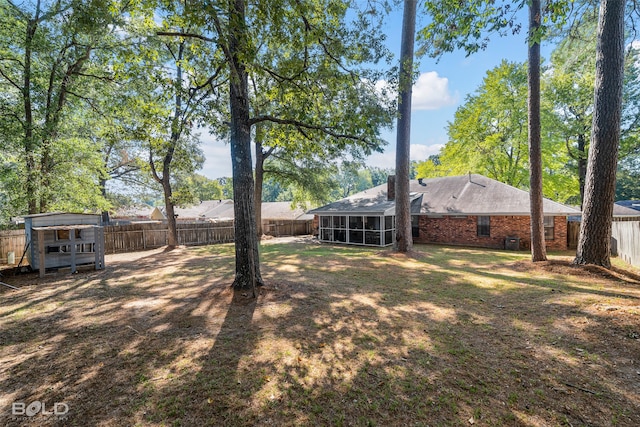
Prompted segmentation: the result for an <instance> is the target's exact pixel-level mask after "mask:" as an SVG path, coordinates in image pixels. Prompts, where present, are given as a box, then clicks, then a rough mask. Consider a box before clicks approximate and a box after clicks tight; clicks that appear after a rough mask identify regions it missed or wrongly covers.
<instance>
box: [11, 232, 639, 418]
mask: <svg viewBox="0 0 640 427" xmlns="http://www.w3.org/2000/svg"><path fill="white" fill-rule="evenodd" d="M261 251H262V252H261V254H262V255H261V256H262V258H261V259H262V274H263V277H264V279H265V282H266V283H267V285H266V286H265V287H263V288H261V291H260V296H259V298H258V299H257V300H256V301H252V302H246V301H245V302H238V301H236V300H234V301H232V299H233V292H231V290H230V289H229V285H230V284H231V282H232V281H233V273H234V255H233V246H232V245H218V246H209V247H199V248H186V249H185V248H180V249H177V250H175V251H173V252H162V251H160V250H157V251H152V252H146V253H136V254H126V256H123V255H119V256H110V257H107V268H106V269H105V270H102V271H85V272H81V273H79V274H76V275H69V274H68V272H59V273H57V274H53V275H48V276H47V277H46V278H44V279H39V278H38V277H37V275H22V276H16V277H11V276H9V277H7V276H5V277H4V278H2V281H4V282H6V283H9V284H11V285H14V286H18V287H20V290H12V289H8V288H4V287H2V288H0V424H1V425H9V426H14V425H23V424H24V425H75V426H132V425H140V426H162V425H166V426H205V425H211V426H259V425H270V426H301V425H313V426H342V425H344V426H370V425H371V426H411V425H416V426H639V425H640V281H639V280H638V279H639V277H638V271H637V270H635V271H632V270H630V269H629V268H628V267H623V266H622V265H621V264H616V265H617V266H618V268H617V269H616V272H615V273H613V274H609V273H607V272H605V271H604V270H602V269H597V268H590V269H585V268H578V267H571V266H570V265H569V262H570V260H571V259H572V258H571V254H569V253H565V254H554V255H552V256H550V259H551V261H549V262H545V263H538V264H535V265H534V264H533V263H531V262H530V261H529V258H530V255H529V254H528V253H524V252H507V251H491V250H480V249H467V248H452V247H442V246H428V245H417V246H416V248H415V253H413V254H412V255H411V256H404V255H397V254H393V253H391V252H389V251H388V250H381V249H380V248H362V247H342V246H330V245H320V244H318V243H317V242H314V241H311V240H304V239H302V240H300V241H296V242H289V243H278V242H273V241H271V242H268V244H266V243H265V244H263V245H262V249H261ZM625 271H626V272H625ZM35 401H39V402H44V404H45V407H46V411H52V410H53V407H54V404H55V403H64V404H65V405H66V407H65V406H60V405H58V406H57V407H56V408H57V409H58V412H60V413H62V412H64V413H63V414H58V415H57V416H56V415H55V414H50V415H47V414H43V413H42V411H41V410H40V411H36V409H37V408H36V406H37V404H35V405H36V406H30V407H29V406H27V405H29V404H30V403H32V402H35ZM16 402H18V403H24V404H25V408H27V409H29V408H31V410H32V412H37V414H36V415H34V416H31V417H29V416H26V415H12V405H14V404H15V403H16ZM65 408H68V412H67V411H65Z"/></svg>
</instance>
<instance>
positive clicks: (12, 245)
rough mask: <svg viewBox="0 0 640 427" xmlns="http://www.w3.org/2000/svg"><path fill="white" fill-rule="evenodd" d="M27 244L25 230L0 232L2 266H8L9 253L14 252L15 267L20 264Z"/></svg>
mask: <svg viewBox="0 0 640 427" xmlns="http://www.w3.org/2000/svg"><path fill="white" fill-rule="evenodd" d="M25 244H26V242H25V237H24V230H5V231H0V264H8V256H9V252H13V265H16V264H18V263H19V262H20V258H21V257H22V254H23V253H24V249H25V247H24V246H25ZM23 264H24V261H23Z"/></svg>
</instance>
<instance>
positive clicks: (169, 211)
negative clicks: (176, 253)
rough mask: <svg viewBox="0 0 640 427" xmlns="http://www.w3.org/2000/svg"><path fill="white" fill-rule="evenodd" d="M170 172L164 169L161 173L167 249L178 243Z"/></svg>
mask: <svg viewBox="0 0 640 427" xmlns="http://www.w3.org/2000/svg"><path fill="white" fill-rule="evenodd" d="M170 173H171V172H170V171H168V170H165V171H164V172H163V175H162V190H163V193H164V206H165V213H166V215H167V249H173V248H175V247H176V246H178V245H179V242H178V228H177V225H176V215H175V209H174V205H173V200H172V199H171V198H172V195H173V194H172V191H171V182H169V177H170V175H169V174H170Z"/></svg>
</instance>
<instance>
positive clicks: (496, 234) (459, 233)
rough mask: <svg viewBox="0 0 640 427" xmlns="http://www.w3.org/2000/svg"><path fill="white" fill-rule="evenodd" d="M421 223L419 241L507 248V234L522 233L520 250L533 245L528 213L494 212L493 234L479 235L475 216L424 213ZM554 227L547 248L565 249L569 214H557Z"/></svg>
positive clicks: (511, 235)
mask: <svg viewBox="0 0 640 427" xmlns="http://www.w3.org/2000/svg"><path fill="white" fill-rule="evenodd" d="M419 224H420V236H419V237H414V239H413V240H414V242H416V243H444V244H450V245H467V246H480V247H484V248H495V249H504V241H505V238H506V237H519V238H520V250H528V249H530V247H531V237H530V236H531V231H530V221H529V217H528V216H492V217H491V224H490V230H491V231H490V234H491V235H490V236H478V232H477V217H476V216H466V217H460V218H456V217H453V216H445V217H442V218H431V217H427V216H424V215H422V216H420V221H419ZM554 227H555V230H554V239H553V240H547V241H546V245H547V249H548V250H566V249H567V218H566V217H560V216H558V217H554Z"/></svg>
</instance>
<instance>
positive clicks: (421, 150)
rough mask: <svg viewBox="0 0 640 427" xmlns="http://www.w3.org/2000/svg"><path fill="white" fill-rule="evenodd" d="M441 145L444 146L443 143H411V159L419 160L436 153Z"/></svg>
mask: <svg viewBox="0 0 640 427" xmlns="http://www.w3.org/2000/svg"><path fill="white" fill-rule="evenodd" d="M442 147H444V145H443V144H433V145H423V144H411V160H417V161H419V162H422V161H424V160H427V159H428V158H429V156H431V155H433V154H438V153H439V152H440V149H441V148H442Z"/></svg>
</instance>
